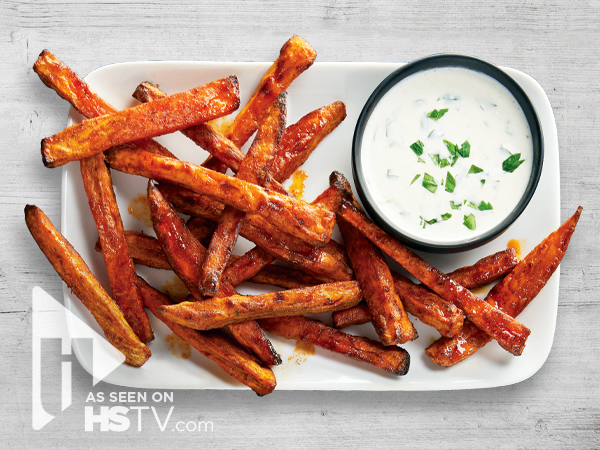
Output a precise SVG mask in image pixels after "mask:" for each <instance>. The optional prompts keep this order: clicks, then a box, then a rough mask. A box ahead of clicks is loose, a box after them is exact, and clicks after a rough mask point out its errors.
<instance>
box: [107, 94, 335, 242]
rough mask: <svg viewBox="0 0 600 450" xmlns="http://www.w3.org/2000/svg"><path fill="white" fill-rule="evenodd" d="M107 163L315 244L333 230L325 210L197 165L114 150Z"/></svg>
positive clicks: (331, 220)
mask: <svg viewBox="0 0 600 450" xmlns="http://www.w3.org/2000/svg"><path fill="white" fill-rule="evenodd" d="M152 103H154V102H152ZM152 103H147V104H152ZM107 160H108V162H109V164H110V166H111V167H112V168H114V169H116V170H120V171H122V172H127V173H130V174H134V175H141V176H145V177H146V178H153V179H156V180H161V181H166V182H170V183H176V184H179V185H181V186H185V187H187V188H189V189H192V190H194V191H196V192H198V193H200V194H206V195H209V196H211V197H213V198H215V199H218V200H219V201H222V202H223V203H225V204H227V205H229V206H233V207H235V208H237V209H240V210H242V211H244V212H246V213H253V214H259V215H261V216H263V217H265V218H267V219H268V220H269V221H270V222H272V223H273V224H275V225H277V226H280V227H281V228H282V229H283V230H285V231H286V232H289V233H290V234H292V235H294V236H297V237H299V238H300V239H303V240H305V241H307V242H309V243H311V244H313V245H324V243H326V242H327V241H329V237H330V236H331V233H332V231H333V225H334V219H335V217H334V214H333V213H332V212H330V211H327V210H326V209H325V208H321V207H316V206H311V205H308V204H306V203H305V202H303V201H300V200H296V199H292V198H290V197H286V196H283V195H280V194H275V193H272V192H267V191H266V190H265V189H262V188H260V187H259V186H256V185H254V184H251V183H247V182H245V181H242V180H238V179H237V178H232V177H229V176H227V175H223V174H220V173H217V172H214V171H212V170H207V169H205V168H203V167H200V166H197V165H195V164H191V163H188V162H184V161H179V160H175V159H173V158H166V157H164V156H158V155H154V154H152V153H148V152H143V151H136V150H128V151H124V150H115V149H111V150H109V151H108V152H107Z"/></svg>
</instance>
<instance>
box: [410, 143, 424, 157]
mask: <svg viewBox="0 0 600 450" xmlns="http://www.w3.org/2000/svg"><path fill="white" fill-rule="evenodd" d="M410 148H411V149H412V151H413V152H415V154H416V155H417V156H421V155H422V154H423V143H422V142H421V141H417V142H413V143H412V144H410Z"/></svg>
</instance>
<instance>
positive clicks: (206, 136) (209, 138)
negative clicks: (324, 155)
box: [133, 81, 346, 182]
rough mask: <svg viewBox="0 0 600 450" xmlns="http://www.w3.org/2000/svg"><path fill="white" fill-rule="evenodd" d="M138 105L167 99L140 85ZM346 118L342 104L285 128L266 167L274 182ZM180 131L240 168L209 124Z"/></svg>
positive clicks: (231, 147)
mask: <svg viewBox="0 0 600 450" xmlns="http://www.w3.org/2000/svg"><path fill="white" fill-rule="evenodd" d="M133 97H134V98H136V99H137V100H139V101H140V102H149V101H153V100H158V99H161V98H164V97H167V94H166V93H165V92H163V91H161V90H160V89H159V88H158V86H156V85H154V84H152V83H150V82H147V81H145V82H143V83H141V84H140V85H139V86H138V87H137V88H136V90H135V92H134V93H133ZM345 118H346V106H345V105H344V104H343V103H342V102H334V103H332V104H330V105H327V106H323V107H322V108H319V109H316V110H314V111H311V112H310V113H308V114H306V115H305V116H304V117H302V118H301V119H300V120H299V121H298V122H296V123H295V124H293V125H290V126H289V127H287V128H286V130H285V133H284V134H283V138H282V140H281V144H280V146H279V151H278V152H277V156H276V158H274V159H273V161H272V163H271V166H270V167H269V173H270V174H271V175H272V176H273V178H274V180H275V181H278V182H283V181H285V180H287V179H288V178H289V177H290V176H291V175H292V173H294V172H295V171H296V170H297V169H298V167H300V166H301V165H302V164H303V163H304V162H305V161H306V159H307V158H308V157H309V156H310V154H311V153H312V151H313V150H314V149H315V148H316V147H317V145H319V143H320V142H321V141H322V140H323V139H324V138H325V137H326V136H327V135H328V134H329V133H331V132H332V131H333V130H334V129H335V128H336V127H337V126H338V125H339V124H340V123H341V122H342V121H343V120H344V119H345ZM181 132H182V133H183V134H184V135H185V136H187V137H188V138H190V139H191V140H192V141H194V142H195V143H196V144H197V145H199V146H200V147H202V148H203V149H205V150H206V151H208V152H209V153H210V154H211V155H213V156H214V157H216V158H218V159H219V160H220V161H222V162H223V163H225V164H226V165H227V166H228V167H229V168H230V169H231V170H232V171H233V172H236V173H237V171H238V170H239V168H240V164H241V163H242V161H243V159H244V154H243V153H242V152H241V151H240V150H239V149H238V148H237V146H236V145H235V144H234V143H233V142H231V141H230V140H229V139H227V137H225V135H224V134H222V133H220V132H219V131H217V130H215V129H214V128H213V127H212V126H211V125H210V124H209V123H201V124H200V125H195V126H193V127H189V128H185V129H183V130H181Z"/></svg>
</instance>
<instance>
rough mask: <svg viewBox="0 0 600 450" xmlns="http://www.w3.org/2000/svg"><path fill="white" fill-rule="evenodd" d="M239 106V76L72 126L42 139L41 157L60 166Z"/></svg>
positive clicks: (51, 163) (211, 117) (189, 124)
mask: <svg viewBox="0 0 600 450" xmlns="http://www.w3.org/2000/svg"><path fill="white" fill-rule="evenodd" d="M238 106H239V88H238V82H237V78H235V77H234V76H231V77H229V78H223V79H221V80H217V81H213V82H211V83H208V84H206V85H204V86H199V87H197V88H194V89H192V90H189V91H185V92H180V93H178V94H175V95H172V96H170V97H167V98H164V99H162V100H157V101H155V102H151V103H144V104H142V105H138V106H135V107H133V108H129V109H125V110H122V111H117V112H113V113H111V114H106V115H103V116H98V117H95V118H91V119H87V120H84V121H83V122H81V123H79V124H77V125H73V126H70V127H68V128H66V129H65V130H63V131H61V132H60V133H57V134H55V135H53V136H50V137H48V138H45V139H43V140H42V159H43V162H44V165H45V166H46V167H58V166H60V165H63V164H65V163H67V162H69V161H73V160H78V159H83V158H86V157H88V156H91V155H94V154H96V153H100V152H102V151H104V150H106V149H108V148H110V147H113V146H117V145H121V144H126V143H128V142H131V141H136V140H138V139H144V138H149V137H155V136H159V135H161V134H167V133H172V132H174V131H177V130H181V129H183V128H186V127H189V126H191V125H195V124H197V123H201V122H205V121H207V120H211V119H214V118H217V117H220V116H224V115H227V114H229V113H231V112H232V111H235V110H236V109H237V108H238Z"/></svg>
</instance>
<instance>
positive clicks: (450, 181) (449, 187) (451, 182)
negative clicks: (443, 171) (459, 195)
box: [446, 172, 456, 192]
mask: <svg viewBox="0 0 600 450" xmlns="http://www.w3.org/2000/svg"><path fill="white" fill-rule="evenodd" d="M455 187H456V180H455V179H454V177H453V176H452V174H451V173H450V172H448V176H447V177H446V192H454V188H455Z"/></svg>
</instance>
